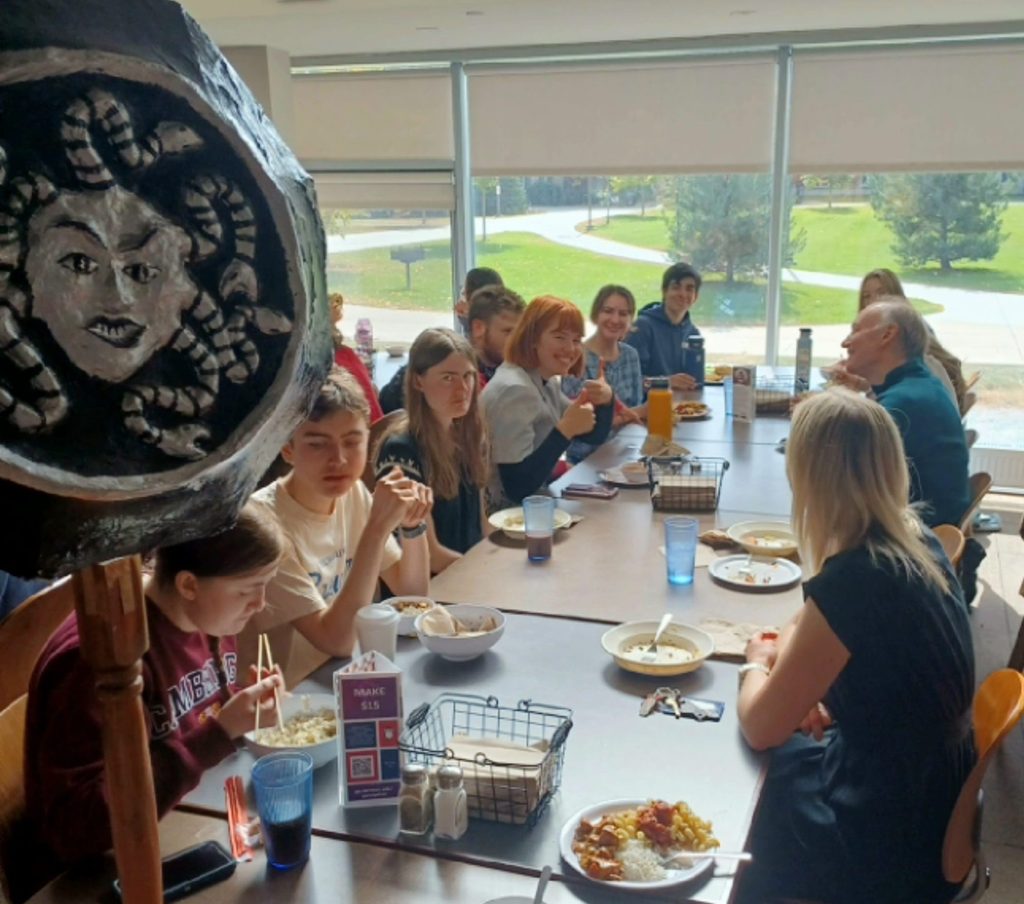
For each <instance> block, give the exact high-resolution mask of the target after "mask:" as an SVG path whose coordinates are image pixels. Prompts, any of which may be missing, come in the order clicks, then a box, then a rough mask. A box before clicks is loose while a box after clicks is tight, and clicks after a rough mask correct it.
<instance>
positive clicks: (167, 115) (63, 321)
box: [0, 0, 331, 904]
mask: <svg viewBox="0 0 1024 904" xmlns="http://www.w3.org/2000/svg"><path fill="white" fill-rule="evenodd" d="M325 257H326V253H325V242H324V234H323V227H322V225H321V223H320V219H319V216H318V213H317V205H316V200H315V196H314V193H313V188H312V182H311V180H310V178H309V176H308V175H307V174H306V173H305V172H304V171H303V169H302V167H301V166H300V165H299V163H298V161H297V160H296V159H295V157H294V155H293V154H292V153H291V151H290V150H289V149H288V148H287V147H286V146H285V144H284V142H283V141H282V140H281V138H280V136H278V134H277V132H276V131H275V129H274V126H273V125H272V123H271V122H270V120H269V119H268V118H267V116H266V115H265V114H264V112H263V110H262V109H261V108H260V106H259V104H258V103H257V102H256V100H255V99H254V98H253V96H252V95H251V94H250V92H249V90H248V89H247V88H246V86H245V85H244V84H243V83H242V81H241V79H240V78H239V77H238V75H237V74H236V73H235V71H234V70H233V69H232V68H231V66H230V65H229V64H228V62H227V61H226V60H225V58H224V57H223V56H222V55H221V53H220V51H219V50H218V49H217V47H216V46H215V45H214V43H213V42H212V41H211V40H210V39H209V38H208V37H207V36H206V35H205V34H204V33H203V31H202V29H201V28H200V27H199V26H198V25H197V24H196V23H195V22H194V21H193V20H192V19H191V18H190V17H189V16H188V15H187V13H185V11H184V10H183V9H182V8H181V6H180V5H179V4H177V3H173V2H170V0H132V2H130V3H113V2H110V0H4V2H3V5H2V12H0V512H3V513H4V516H5V521H6V523H7V527H8V529H7V530H6V531H5V532H4V541H3V543H0V568H2V569H4V570H6V571H8V572H12V573H14V574H17V575H19V576H25V577H29V576H35V575H44V576H49V577H52V576H57V575H67V574H70V575H71V576H72V577H71V580H70V582H69V584H68V586H69V587H71V588H72V593H73V596H74V600H75V608H76V612H77V615H78V622H79V633H80V635H81V637H82V652H83V656H84V658H85V659H86V661H87V662H88V663H89V664H90V666H91V667H92V668H93V670H94V672H95V673H96V674H97V682H98V683H100V684H101V685H102V686H103V687H104V688H105V689H106V692H105V694H104V695H102V696H101V700H102V703H103V714H104V728H103V740H104V752H105V756H106V758H107V762H108V764H114V763H116V764H117V766H116V768H115V767H114V766H113V765H111V766H110V768H111V770H112V773H111V776H110V781H109V783H108V784H109V787H110V800H109V806H110V812H111V823H112V829H113V837H114V852H115V856H116V860H117V865H118V872H119V876H120V879H121V885H122V889H123V899H124V900H125V901H126V902H127V904H156V902H158V901H160V900H162V894H161V880H160V851H159V837H158V834H157V829H156V807H155V802H154V800H153V786H152V774H151V770H150V765H149V758H148V756H147V753H146V750H147V746H148V737H147V729H146V723H145V715H144V713H143V710H142V704H141V701H140V699H139V685H140V684H141V682H139V681H138V680H137V679H138V676H139V673H140V660H141V657H142V655H143V654H144V652H145V650H146V648H147V645H148V638H147V626H146V618H145V606H144V601H143V597H142V583H141V562H140V558H139V555H138V554H139V553H141V552H143V551H145V550H149V549H152V548H154V547H156V546H159V545H161V544H166V543H172V542H181V541H184V540H190V539H196V538H200V537H203V536H207V535H209V534H210V533H213V532H215V531H217V530H221V529H223V528H225V527H227V526H228V525H230V524H231V522H232V521H233V519H234V518H235V517H236V515H237V513H238V510H239V508H240V507H241V506H242V504H243V503H244V502H245V500H246V498H247V497H248V496H249V494H250V493H251V491H252V490H253V489H254V487H255V486H256V483H257V481H258V479H259V477H260V476H261V475H262V474H263V472H264V471H265V470H266V469H267V467H268V466H269V465H270V463H271V462H272V461H273V459H274V457H275V455H276V454H277V452H278V451H279V449H280V448H281V446H282V445H283V444H284V442H285V441H286V440H287V438H288V436H289V434H290V433H291V432H292V430H294V428H295V426H296V425H297V424H298V423H299V422H301V420H302V418H303V417H304V415H305V412H306V411H308V410H309V406H310V405H311V403H312V400H313V398H314V396H315V393H316V392H317V390H318V388H319V386H320V384H321V383H322V381H323V378H324V376H325V374H326V372H327V369H328V367H329V366H330V360H331V349H330V331H329V328H328V317H327V304H326V289H325V272H324V264H325ZM65 592H66V591H65ZM39 602H40V604H46V603H47V599H46V598H45V597H44V598H42V599H41V600H40V601H39Z"/></svg>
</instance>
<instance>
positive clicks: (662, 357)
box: [625, 263, 701, 390]
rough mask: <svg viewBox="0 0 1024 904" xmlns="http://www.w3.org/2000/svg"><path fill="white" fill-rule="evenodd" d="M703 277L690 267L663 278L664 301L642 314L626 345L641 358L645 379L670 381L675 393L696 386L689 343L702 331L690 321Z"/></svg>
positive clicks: (673, 270) (669, 272)
mask: <svg viewBox="0 0 1024 904" xmlns="http://www.w3.org/2000/svg"><path fill="white" fill-rule="evenodd" d="M700 285H701V276H700V274H699V273H698V272H697V271H696V270H695V269H694V268H693V267H691V266H690V265H689V264H682V263H680V264H673V265H672V266H671V267H669V268H668V269H667V270H666V271H665V272H664V274H662V277H661V301H653V302H651V303H650V304H649V305H647V306H646V307H644V308H643V309H641V311H640V316H639V317H637V319H636V323H634V324H633V328H632V329H631V330H630V332H629V333H628V334H627V335H626V339H625V341H626V342H627V343H628V344H629V345H631V346H633V348H635V349H636V350H637V353H638V354H639V355H640V370H641V371H642V373H643V375H644V376H645V377H668V378H669V382H670V384H671V386H672V388H673V389H680V390H685V389H693V388H694V387H695V386H696V385H697V384H696V381H695V380H694V379H693V377H692V376H690V374H688V373H686V372H685V370H686V343H687V340H688V339H689V338H690V337H691V336H699V335H700V330H698V329H697V327H696V326H694V324H693V321H692V320H691V319H690V308H692V307H693V306H694V305H695V304H696V303H697V296H698V295H699V294H700Z"/></svg>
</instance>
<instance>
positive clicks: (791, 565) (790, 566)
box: [708, 553, 803, 593]
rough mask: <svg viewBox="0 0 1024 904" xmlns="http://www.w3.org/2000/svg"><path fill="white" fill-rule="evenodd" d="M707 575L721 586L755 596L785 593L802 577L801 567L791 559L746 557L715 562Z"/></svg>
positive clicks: (739, 556)
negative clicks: (776, 591) (737, 589)
mask: <svg viewBox="0 0 1024 904" xmlns="http://www.w3.org/2000/svg"><path fill="white" fill-rule="evenodd" d="M708 574H710V575H711V577H712V579H714V580H716V581H718V582H719V583H720V584H728V585H729V586H730V587H737V588H739V589H740V590H752V591H754V592H755V593H757V592H760V593H771V592H773V591H775V590H785V589H786V588H787V587H792V586H793V585H794V584H796V583H799V581H800V578H802V577H803V572H802V571H801V570H800V566H799V565H797V564H796V562H790V561H789V559H775V558H759V557H758V556H749V555H747V554H746V553H740V554H739V555H735V556H725V557H724V558H722V559H715V561H714V562H712V563H711V564H710V565H709V566H708Z"/></svg>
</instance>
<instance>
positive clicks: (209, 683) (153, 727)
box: [147, 652, 238, 740]
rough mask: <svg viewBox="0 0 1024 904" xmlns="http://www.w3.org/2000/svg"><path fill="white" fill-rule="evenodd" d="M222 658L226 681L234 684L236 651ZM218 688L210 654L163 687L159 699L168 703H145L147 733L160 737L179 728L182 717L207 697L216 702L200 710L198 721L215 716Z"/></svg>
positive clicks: (155, 738)
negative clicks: (197, 664) (193, 667)
mask: <svg viewBox="0 0 1024 904" xmlns="http://www.w3.org/2000/svg"><path fill="white" fill-rule="evenodd" d="M221 661H222V662H223V664H224V673H225V675H226V676H227V679H228V684H229V685H232V684H234V683H235V677H236V675H237V673H238V657H237V655H236V654H235V653H233V652H229V653H225V654H224V655H223V657H222V660H221ZM220 689H221V688H220V682H219V681H218V680H217V670H216V668H215V667H214V664H213V657H212V656H211V657H210V658H209V659H207V660H206V662H205V663H203V665H202V666H201V667H200V668H198V669H192V670H191V671H189V672H186V673H185V674H184V675H182V676H181V677H180V678H179V679H178V681H177V683H175V684H173V685H171V686H170V687H168V688H167V689H166V690H165V691H164V693H163V695H162V699H163V700H165V701H166V702H167V703H168V704H169V706H167V705H164V704H162V703H152V704H148V705H147V709H148V710H149V721H150V732H149V733H150V737H152V738H153V739H154V740H159V739H160V738H165V737H167V736H168V735H170V734H173V733H174V732H175V731H177V730H178V727H179V725H180V724H181V721H182V719H184V718H185V717H186V716H187V715H188V714H189V713H191V712H192V711H193V710H194V709H196V708H198V707H200V706H202V704H203V703H205V702H206V701H207V700H211V699H212V700H216V703H215V704H214V705H213V706H211V707H207V708H206V710H205V711H204V712H202V713H200V715H199V721H200V722H203V721H205V720H206V719H207V718H209V717H211V716H215V715H216V714H217V713H218V712H220V700H219V699H218V698H219V696H220Z"/></svg>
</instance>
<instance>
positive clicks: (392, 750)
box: [334, 650, 402, 807]
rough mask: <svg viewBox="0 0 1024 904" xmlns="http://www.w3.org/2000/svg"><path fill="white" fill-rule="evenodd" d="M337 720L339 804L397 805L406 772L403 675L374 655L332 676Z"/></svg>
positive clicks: (357, 659)
mask: <svg viewBox="0 0 1024 904" xmlns="http://www.w3.org/2000/svg"><path fill="white" fill-rule="evenodd" d="M334 699H335V705H336V709H337V714H338V802H339V803H340V804H341V805H342V806H343V807H373V806H379V805H381V804H394V803H397V802H398V794H399V791H400V790H401V779H402V766H401V760H400V757H399V751H398V739H399V736H400V735H401V733H402V670H401V669H400V668H399V667H398V666H397V665H395V664H394V663H393V662H392V661H391V660H390V659H388V658H387V657H386V656H383V655H381V654H380V653H378V652H376V651H373V650H371V651H370V652H368V653H365V654H363V655H362V656H359V657H358V658H356V659H353V660H352V661H351V662H350V663H349V664H348V665H346V666H343V667H342V668H340V669H338V671H336V672H335V673H334Z"/></svg>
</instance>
